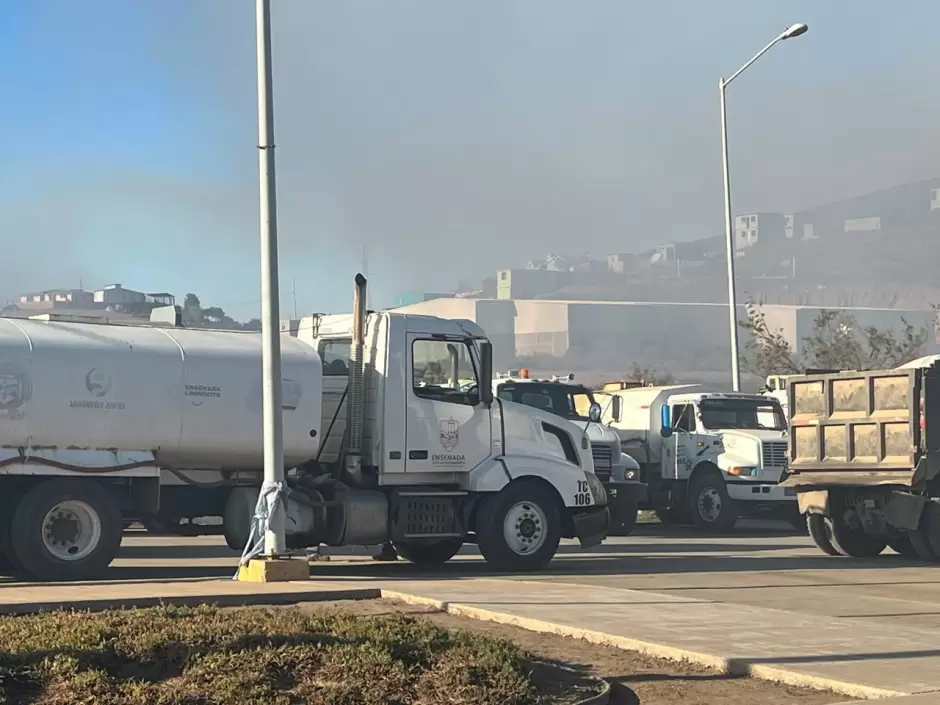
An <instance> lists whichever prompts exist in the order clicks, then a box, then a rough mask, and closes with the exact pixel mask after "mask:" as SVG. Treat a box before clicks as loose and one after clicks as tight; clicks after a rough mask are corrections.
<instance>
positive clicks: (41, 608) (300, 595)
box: [0, 588, 382, 615]
mask: <svg viewBox="0 0 940 705" xmlns="http://www.w3.org/2000/svg"><path fill="white" fill-rule="evenodd" d="M381 596H382V591H381V590H379V589H378V588H345V589H335V590H295V591H292V592H271V593H263V592H256V593H247V594H242V595H238V594H232V595H218V594H214V595H213V594H206V595H164V596H156V597H146V596H140V597H127V598H122V597H108V598H99V599H96V598H89V599H81V600H74V601H72V600H69V601H66V602H22V603H18V604H17V603H13V604H6V605H0V615H18V614H34V613H36V612H48V611H51V610H56V609H69V610H90V611H93V612H94V611H101V610H111V609H143V608H146V607H158V606H160V605H177V606H190V605H203V604H206V603H211V604H213V605H218V606H219V607H247V606H251V605H293V604H297V603H298V602H330V601H333V600H375V599H378V598H380V597H381Z"/></svg>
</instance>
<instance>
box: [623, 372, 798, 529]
mask: <svg viewBox="0 0 940 705" xmlns="http://www.w3.org/2000/svg"><path fill="white" fill-rule="evenodd" d="M610 393H611V395H612V396H616V397H619V398H620V399H621V402H622V403H621V405H620V410H619V411H620V419H619V420H617V419H614V418H609V419H607V420H608V423H609V424H610V426H611V427H612V428H614V429H616V430H617V431H618V433H619V434H620V438H621V442H622V444H623V450H624V452H625V453H629V454H631V455H632V456H633V457H634V458H636V460H637V461H638V462H639V463H640V467H641V469H642V478H641V479H642V480H643V481H644V482H646V483H647V485H648V488H649V489H648V495H649V500H648V502H647V503H646V504H645V505H641V506H642V507H643V508H649V509H654V510H656V512H657V514H658V515H659V516H660V518H661V519H662V520H664V521H671V522H677V523H685V522H688V521H691V522H692V523H694V524H695V525H696V526H697V527H698V528H700V529H703V530H706V531H727V530H729V529H731V528H733V527H734V524H735V522H737V520H738V519H739V518H746V517H768V518H780V519H785V520H787V521H790V522H791V523H792V524H793V525H794V526H797V527H799V528H801V529H802V528H803V520H802V518H801V517H800V515H799V508H798V506H797V502H796V492H795V491H794V490H793V488H784V487H781V486H780V485H779V483H780V481H781V479H782V478H781V476H782V474H783V473H784V471H785V470H786V466H787V423H786V418H785V417H784V414H783V410H782V409H781V408H780V403H779V402H778V401H777V400H776V399H773V398H769V397H766V396H761V395H754V394H739V393H729V392H721V391H717V390H711V389H709V388H708V387H705V386H703V385H697V384H693V385H672V386H660V387H633V388H628V389H623V390H619V391H612V392H610Z"/></svg>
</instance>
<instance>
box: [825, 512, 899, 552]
mask: <svg viewBox="0 0 940 705" xmlns="http://www.w3.org/2000/svg"><path fill="white" fill-rule="evenodd" d="M831 526H832V545H833V546H834V547H835V549H836V550H837V551H838V552H839V553H841V554H842V555H843V556H851V557H852V558H874V557H875V556H877V555H879V554H880V553H881V552H882V551H884V550H885V548H887V546H888V539H887V538H885V537H884V536H873V535H872V534H868V533H866V532H865V530H864V529H863V528H861V527H860V526H859V527H856V526H851V525H849V523H848V522H847V521H846V520H845V518H844V517H839V518H835V519H832V522H831Z"/></svg>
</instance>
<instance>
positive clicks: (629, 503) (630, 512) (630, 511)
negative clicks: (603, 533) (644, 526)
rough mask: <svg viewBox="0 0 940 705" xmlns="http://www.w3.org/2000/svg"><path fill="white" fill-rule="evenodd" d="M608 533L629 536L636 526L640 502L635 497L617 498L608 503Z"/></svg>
mask: <svg viewBox="0 0 940 705" xmlns="http://www.w3.org/2000/svg"><path fill="white" fill-rule="evenodd" d="M610 513H611V516H610V535H611V536H629V535H630V532H632V531H633V530H634V529H635V528H636V521H637V516H638V515H639V513H640V503H639V502H637V501H636V500H635V499H626V500H618V501H617V502H615V503H614V504H612V505H610Z"/></svg>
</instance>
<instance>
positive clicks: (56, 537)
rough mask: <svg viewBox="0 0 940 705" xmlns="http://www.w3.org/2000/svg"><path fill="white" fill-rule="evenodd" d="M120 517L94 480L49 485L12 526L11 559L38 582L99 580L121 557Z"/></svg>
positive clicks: (22, 505) (35, 492)
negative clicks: (94, 578) (98, 577)
mask: <svg viewBox="0 0 940 705" xmlns="http://www.w3.org/2000/svg"><path fill="white" fill-rule="evenodd" d="M122 533H123V532H122V519H121V512H120V510H119V509H118V506H117V503H116V502H115V500H114V498H113V497H112V496H111V494H110V493H109V492H108V491H107V490H106V489H105V488H104V487H102V486H101V485H99V484H98V483H97V482H95V481H93V480H72V479H59V480H49V481H46V482H43V483H41V484H38V485H36V486H35V487H33V488H32V489H31V490H29V492H27V493H26V494H25V495H24V496H23V499H22V500H20V502H19V504H18V505H17V507H16V509H15V510H14V512H13V516H12V521H11V523H10V547H9V548H10V557H11V558H12V559H13V561H14V563H15V564H16V566H17V568H19V569H20V570H21V571H22V572H23V573H25V574H27V575H28V576H29V577H31V578H34V579H36V580H43V581H49V580H82V579H86V578H93V577H97V576H98V575H100V574H101V573H103V572H104V571H105V569H107V567H108V566H109V565H110V564H111V561H112V560H114V557H115V556H116V555H117V552H118V549H119V548H120V546H121V537H122Z"/></svg>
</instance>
